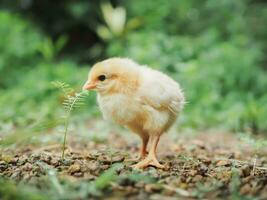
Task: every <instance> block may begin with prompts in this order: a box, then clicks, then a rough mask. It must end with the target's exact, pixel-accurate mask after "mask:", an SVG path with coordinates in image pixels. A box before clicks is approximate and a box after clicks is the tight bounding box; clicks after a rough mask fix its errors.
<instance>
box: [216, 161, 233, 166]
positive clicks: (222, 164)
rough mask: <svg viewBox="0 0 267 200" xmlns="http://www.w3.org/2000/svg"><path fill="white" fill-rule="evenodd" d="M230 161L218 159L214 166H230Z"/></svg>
mask: <svg viewBox="0 0 267 200" xmlns="http://www.w3.org/2000/svg"><path fill="white" fill-rule="evenodd" d="M230 165H231V162H230V161H229V160H220V161H218V162H217V164H216V166H218V167H221V166H230Z"/></svg>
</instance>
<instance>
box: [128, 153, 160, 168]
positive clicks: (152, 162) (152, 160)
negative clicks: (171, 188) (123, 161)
mask: <svg viewBox="0 0 267 200" xmlns="http://www.w3.org/2000/svg"><path fill="white" fill-rule="evenodd" d="M148 166H154V167H156V168H159V169H164V168H165V167H164V165H162V164H160V163H159V161H158V160H157V158H156V157H154V156H149V155H148V157H147V158H145V159H144V160H142V161H140V162H139V163H137V164H135V165H132V166H131V167H132V168H134V169H144V168H146V167H148Z"/></svg>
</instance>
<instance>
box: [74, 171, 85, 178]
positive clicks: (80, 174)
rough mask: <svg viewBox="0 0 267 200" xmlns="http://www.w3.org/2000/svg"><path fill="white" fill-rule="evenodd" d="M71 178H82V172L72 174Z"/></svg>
mask: <svg viewBox="0 0 267 200" xmlns="http://www.w3.org/2000/svg"><path fill="white" fill-rule="evenodd" d="M73 176H75V177H82V176H83V173H82V172H76V173H74V174H73Z"/></svg>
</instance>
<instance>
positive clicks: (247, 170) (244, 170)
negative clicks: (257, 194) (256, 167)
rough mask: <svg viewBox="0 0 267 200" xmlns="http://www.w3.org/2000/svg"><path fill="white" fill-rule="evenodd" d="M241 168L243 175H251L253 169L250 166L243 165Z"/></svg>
mask: <svg viewBox="0 0 267 200" xmlns="http://www.w3.org/2000/svg"><path fill="white" fill-rule="evenodd" d="M241 170H242V175H243V177H247V176H249V175H250V172H251V170H250V167H249V166H248V165H244V166H242V167H241Z"/></svg>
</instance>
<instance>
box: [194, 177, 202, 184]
mask: <svg viewBox="0 0 267 200" xmlns="http://www.w3.org/2000/svg"><path fill="white" fill-rule="evenodd" d="M202 179H203V176H201V175H196V176H195V177H194V178H193V182H195V183H196V182H199V181H201V180H202Z"/></svg>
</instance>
